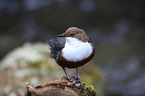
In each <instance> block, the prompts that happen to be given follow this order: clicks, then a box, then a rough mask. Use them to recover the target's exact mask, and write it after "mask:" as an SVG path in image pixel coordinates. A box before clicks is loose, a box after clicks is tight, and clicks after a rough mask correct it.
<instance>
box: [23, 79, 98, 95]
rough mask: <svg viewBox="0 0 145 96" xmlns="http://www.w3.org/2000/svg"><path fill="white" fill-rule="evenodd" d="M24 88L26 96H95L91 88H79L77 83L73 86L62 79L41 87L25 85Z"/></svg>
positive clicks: (84, 86) (46, 83)
mask: <svg viewBox="0 0 145 96" xmlns="http://www.w3.org/2000/svg"><path fill="white" fill-rule="evenodd" d="M26 88H27V92H26V96H96V93H95V91H94V89H93V87H92V86H90V87H88V86H87V85H86V84H84V85H83V86H80V84H79V83H78V84H76V85H74V84H71V83H70V82H69V81H68V80H66V79H63V78H61V79H58V80H54V81H51V82H45V83H43V84H41V85H31V84H29V83H26Z"/></svg>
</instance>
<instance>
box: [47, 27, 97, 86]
mask: <svg viewBox="0 0 145 96" xmlns="http://www.w3.org/2000/svg"><path fill="white" fill-rule="evenodd" d="M47 43H48V44H49V45H50V46H51V48H50V50H51V53H50V57H51V58H54V59H55V61H56V62H57V64H58V65H60V66H61V67H62V68H63V70H64V72H65V74H66V76H65V78H66V79H67V80H69V81H70V82H73V81H72V80H71V78H70V77H69V76H68V74H67V72H66V70H65V67H68V68H76V71H77V78H75V77H74V76H73V78H74V79H75V80H76V82H79V83H81V84H82V82H81V81H80V77H79V71H78V67H80V66H82V65H84V64H86V63H87V62H88V61H90V60H91V59H92V58H93V56H94V53H95V48H94V46H93V43H92V41H91V39H90V38H88V36H87V34H86V33H85V31H84V30H83V29H80V28H77V27H70V28H68V29H67V30H66V32H65V33H63V34H60V35H58V37H57V38H55V39H51V40H48V41H47ZM90 71H91V70H90ZM76 82H75V83H76Z"/></svg>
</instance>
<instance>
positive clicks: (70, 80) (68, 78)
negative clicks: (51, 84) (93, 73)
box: [64, 76, 79, 88]
mask: <svg viewBox="0 0 145 96" xmlns="http://www.w3.org/2000/svg"><path fill="white" fill-rule="evenodd" d="M64 78H65V79H66V80H68V81H69V83H70V86H71V87H72V84H74V85H75V86H76V87H77V88H79V87H78V86H77V85H76V83H75V82H74V81H73V80H72V79H71V78H70V77H66V76H64Z"/></svg>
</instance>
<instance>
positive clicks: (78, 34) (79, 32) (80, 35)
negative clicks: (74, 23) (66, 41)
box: [58, 27, 88, 42]
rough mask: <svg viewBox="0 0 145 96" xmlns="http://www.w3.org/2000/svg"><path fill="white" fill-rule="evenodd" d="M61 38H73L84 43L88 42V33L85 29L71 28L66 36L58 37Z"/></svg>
mask: <svg viewBox="0 0 145 96" xmlns="http://www.w3.org/2000/svg"><path fill="white" fill-rule="evenodd" d="M58 36H59V37H72V38H77V39H79V40H81V41H83V42H87V41H88V36H87V34H86V32H85V31H84V30H83V29H80V28H77V27H70V28H68V29H67V30H66V32H65V33H64V34H60V35H58Z"/></svg>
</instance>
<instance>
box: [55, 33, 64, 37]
mask: <svg viewBox="0 0 145 96" xmlns="http://www.w3.org/2000/svg"><path fill="white" fill-rule="evenodd" d="M57 37H66V36H65V35H64V34H59V35H57Z"/></svg>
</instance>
